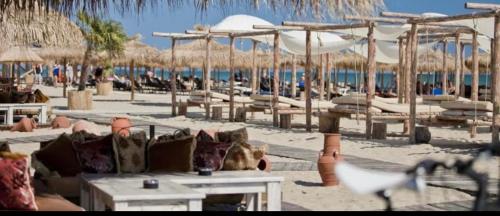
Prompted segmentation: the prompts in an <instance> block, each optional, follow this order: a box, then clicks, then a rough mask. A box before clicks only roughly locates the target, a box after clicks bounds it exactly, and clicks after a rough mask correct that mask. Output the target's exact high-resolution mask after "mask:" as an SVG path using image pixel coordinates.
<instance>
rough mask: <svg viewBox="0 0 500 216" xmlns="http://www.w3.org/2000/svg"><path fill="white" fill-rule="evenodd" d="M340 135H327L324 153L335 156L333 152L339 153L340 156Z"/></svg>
mask: <svg viewBox="0 0 500 216" xmlns="http://www.w3.org/2000/svg"><path fill="white" fill-rule="evenodd" d="M341 136H342V135H340V134H331V133H326V134H325V141H324V147H323V151H325V154H326V155H333V152H338V154H340V137H341Z"/></svg>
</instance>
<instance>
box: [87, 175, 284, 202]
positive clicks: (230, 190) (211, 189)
mask: <svg viewBox="0 0 500 216" xmlns="http://www.w3.org/2000/svg"><path fill="white" fill-rule="evenodd" d="M82 178H83V181H82V188H81V206H82V207H83V208H85V209H88V210H92V208H91V207H92V205H93V203H94V205H95V202H93V200H96V197H95V195H90V194H91V193H92V188H93V187H92V185H98V184H97V183H96V182H99V181H103V182H109V181H110V180H109V179H114V178H120V179H122V180H121V181H124V182H126V181H130V180H131V179H135V181H137V182H139V181H140V182H142V180H144V179H158V180H159V181H160V183H162V184H176V185H179V186H183V187H187V188H189V189H191V190H192V191H195V192H198V193H201V194H204V195H222V194H245V196H246V203H247V210H248V211H261V210H262V209H263V208H262V193H267V208H266V210H267V211H281V202H282V195H281V183H282V182H283V181H284V178H283V177H280V176H274V175H272V174H270V173H267V172H262V171H219V172H214V173H213V175H212V176H199V175H197V173H164V174H141V175H87V174H84V175H82ZM113 183H115V184H118V185H119V184H120V183H119V182H116V181H114V182H113ZM117 187H121V186H117ZM160 187H161V186H160ZM165 193H168V191H165ZM200 206H201V205H200ZM98 209H100V208H98Z"/></svg>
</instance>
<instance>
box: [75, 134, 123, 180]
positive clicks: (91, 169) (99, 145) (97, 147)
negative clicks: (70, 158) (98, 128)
mask: <svg viewBox="0 0 500 216" xmlns="http://www.w3.org/2000/svg"><path fill="white" fill-rule="evenodd" d="M73 148H74V149H75V151H76V155H77V157H78V160H79V161H80V166H81V168H82V171H83V172H85V173H94V174H105V173H117V172H118V170H119V169H120V167H119V164H117V163H116V159H115V157H116V155H115V151H114V149H113V134H110V135H107V136H105V137H100V138H99V139H97V140H91V141H85V142H73Z"/></svg>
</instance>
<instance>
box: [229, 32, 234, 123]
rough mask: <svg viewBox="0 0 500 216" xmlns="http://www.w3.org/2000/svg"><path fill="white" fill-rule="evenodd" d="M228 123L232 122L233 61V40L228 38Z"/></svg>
mask: <svg viewBox="0 0 500 216" xmlns="http://www.w3.org/2000/svg"><path fill="white" fill-rule="evenodd" d="M229 44H230V49H229V76H230V77H229V80H230V81H229V122H234V81H235V80H234V70H235V68H234V61H235V38H234V37H231V36H230V37H229Z"/></svg>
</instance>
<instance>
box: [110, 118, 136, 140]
mask: <svg viewBox="0 0 500 216" xmlns="http://www.w3.org/2000/svg"><path fill="white" fill-rule="evenodd" d="M130 127H132V125H131V124H130V120H129V119H128V118H124V117H115V118H113V120H112V123H111V132H113V133H118V134H120V135H121V136H124V137H128V136H129V135H130Z"/></svg>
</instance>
